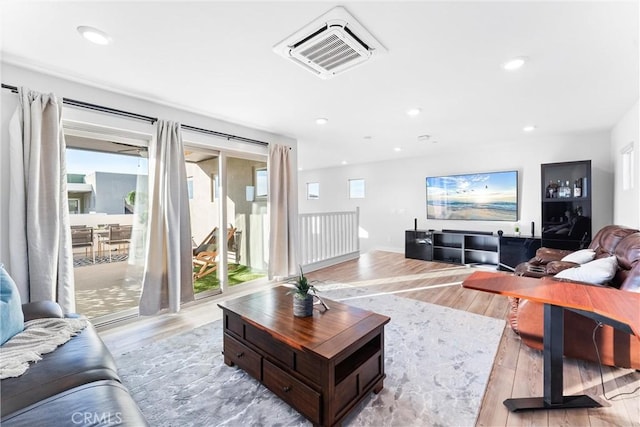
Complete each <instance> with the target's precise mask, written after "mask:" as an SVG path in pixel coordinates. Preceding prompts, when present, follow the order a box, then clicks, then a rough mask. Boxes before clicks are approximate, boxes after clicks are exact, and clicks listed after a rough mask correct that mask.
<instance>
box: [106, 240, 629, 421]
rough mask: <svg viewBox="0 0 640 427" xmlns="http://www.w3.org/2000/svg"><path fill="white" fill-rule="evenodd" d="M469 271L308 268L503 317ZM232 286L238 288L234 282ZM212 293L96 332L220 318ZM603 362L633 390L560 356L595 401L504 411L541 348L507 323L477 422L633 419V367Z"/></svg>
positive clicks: (536, 371)
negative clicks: (465, 284)
mask: <svg viewBox="0 0 640 427" xmlns="http://www.w3.org/2000/svg"><path fill="white" fill-rule="evenodd" d="M471 271H472V269H464V268H460V267H457V266H453V265H450V264H442V263H432V262H425V261H416V260H410V259H406V258H404V256H403V255H402V254H397V253H390V252H371V253H367V254H364V255H362V256H361V257H360V258H359V259H358V260H354V261H349V262H345V263H342V264H339V265H337V266H333V267H329V268H325V269H322V270H318V271H315V272H312V273H309V274H308V276H309V278H310V279H317V280H321V281H326V282H327V283H331V282H341V283H348V284H349V285H352V286H367V287H368V288H370V289H372V290H375V292H393V293H396V294H397V295H398V296H402V297H405V298H413V299H416V300H420V301H424V302H429V303H432V304H439V305H443V306H447V307H451V308H454V309H458V310H465V311H469V312H473V313H477V314H481V315H484V316H490V317H495V318H499V319H505V318H506V315H507V311H508V303H507V299H506V298H505V297H502V296H499V295H492V294H488V293H483V292H478V291H473V290H469V289H464V288H462V287H461V286H460V283H461V281H462V280H464V278H465V277H466V276H467V275H468V274H469V273H470V272H471ZM263 286H264V285H263ZM234 292H235V295H238V291H237V290H234ZM240 292H242V291H240ZM244 292H251V290H246V291H244ZM233 296H234V295H226V296H224V297H223V298H230V297H233ZM218 301H219V299H210V300H208V301H206V302H204V301H201V302H198V303H194V304H191V305H190V306H188V307H186V308H185V309H183V310H182V311H181V312H180V313H179V314H176V315H161V316H154V317H149V318H144V319H139V320H136V321H134V322H130V323H127V324H123V325H119V326H116V327H111V328H110V329H105V330H101V331H100V333H101V335H102V337H103V339H104V341H105V342H106V343H107V346H109V348H110V349H111V350H112V352H119V353H124V352H127V351H130V350H132V349H134V348H137V347H140V346H143V345H144V344H146V343H148V342H151V341H153V340H155V339H159V338H162V337H166V336H170V335H173V334H176V333H180V332H184V331H187V330H189V329H191V328H194V327H197V326H200V325H203V324H206V323H208V322H211V321H213V320H216V319H218V318H220V311H219V309H218V308H217V305H216V303H217V302H218ZM469 327H473V325H469ZM602 370H603V375H604V385H605V389H606V390H607V396H609V397H611V396H613V395H616V394H619V393H621V392H634V393H633V394H632V395H627V396H619V397H616V398H614V399H612V400H606V399H604V398H603V393H602V387H601V381H600V371H599V369H598V366H597V365H596V364H593V363H589V362H583V361H577V360H572V359H567V360H565V362H564V382H565V394H588V395H590V396H592V397H594V398H596V399H597V400H598V401H600V402H601V403H602V404H603V407H602V408H598V409H573V410H554V411H529V412H523V413H510V412H509V411H507V409H506V408H505V407H504V405H503V404H502V402H503V401H504V399H507V398H510V397H530V396H540V395H542V353H541V352H539V351H536V350H532V349H530V348H528V347H527V346H525V345H524V344H522V345H521V344H520V339H519V338H518V336H517V335H516V334H514V333H513V331H512V330H511V329H510V328H509V326H508V325H507V326H506V327H505V330H504V332H503V335H502V339H501V343H500V347H499V350H498V354H497V356H496V360H495V362H494V365H493V370H492V372H491V376H490V379H489V383H488V385H487V390H486V392H485V395H484V400H483V403H482V408H481V410H480V414H479V417H478V420H477V423H476V425H478V426H521V425H527V426H640V372H637V371H634V370H629V369H616V368H610V367H603V368H602Z"/></svg>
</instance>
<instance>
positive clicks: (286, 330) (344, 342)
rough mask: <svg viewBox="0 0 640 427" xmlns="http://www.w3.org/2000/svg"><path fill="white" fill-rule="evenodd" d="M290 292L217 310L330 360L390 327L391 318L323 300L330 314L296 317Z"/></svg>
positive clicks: (276, 291) (318, 311)
mask: <svg viewBox="0 0 640 427" xmlns="http://www.w3.org/2000/svg"><path fill="white" fill-rule="evenodd" d="M289 290H290V288H288V287H285V286H278V287H275V288H272V289H268V290H265V291H260V292H256V293H254V294H250V295H246V296H242V297H239V298H236V299H233V300H230V301H225V302H222V303H220V304H218V306H220V307H221V308H224V309H227V310H229V311H232V312H234V313H236V314H238V315H240V316H242V317H243V318H244V319H245V320H246V321H248V322H250V323H251V324H253V325H254V326H255V327H257V328H260V329H262V330H264V331H266V332H268V333H270V334H271V335H272V336H274V337H275V338H277V339H278V340H280V341H282V342H284V343H286V344H287V345H289V346H291V347H293V348H298V349H308V350H310V351H312V352H314V353H317V354H319V355H320V356H322V357H325V358H327V359H331V358H333V357H335V356H336V355H338V354H339V353H340V352H341V351H343V350H345V349H346V348H347V347H348V346H349V345H351V344H353V343H354V342H355V341H356V340H358V339H359V338H361V337H363V336H364V335H366V334H368V333H369V332H371V331H373V330H375V329H376V328H379V327H381V326H383V325H385V324H387V323H388V322H389V320H390V318H389V317H387V316H383V315H381V314H377V313H374V312H371V311H367V310H363V309H361V308H357V307H352V306H349V305H346V304H342V303H340V302H337V301H332V300H329V299H326V298H323V301H325V302H326V303H327V305H328V306H329V308H330V309H329V310H327V311H323V310H324V308H322V307H320V306H318V305H316V306H314V310H313V316H309V317H296V316H294V315H293V301H292V298H293V295H287V292H288V291H289Z"/></svg>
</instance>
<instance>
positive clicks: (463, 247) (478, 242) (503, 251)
mask: <svg viewBox="0 0 640 427" xmlns="http://www.w3.org/2000/svg"><path fill="white" fill-rule="evenodd" d="M539 247H540V239H539V238H529V237H520V236H506V235H502V236H497V235H494V234H493V233H492V232H490V231H489V232H484V231H483V232H476V231H467V230H442V231H436V230H406V231H405V257H406V258H413V259H421V260H424V261H440V262H449V263H453V264H473V265H488V266H495V268H496V269H498V268H499V269H503V270H511V271H513V269H514V268H515V266H516V265H518V264H519V263H521V262H524V261H528V260H529V259H530V258H532V257H533V256H534V255H535V251H536V249H538V248H539Z"/></svg>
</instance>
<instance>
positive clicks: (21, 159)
mask: <svg viewBox="0 0 640 427" xmlns="http://www.w3.org/2000/svg"><path fill="white" fill-rule="evenodd" d="M18 96H19V97H20V104H19V105H18V108H17V109H16V111H15V113H14V114H13V116H12V118H11V121H10V123H9V156H10V160H9V176H10V191H9V212H10V213H9V221H8V222H9V240H10V242H11V251H10V256H9V271H10V273H11V275H12V277H13V279H14V280H15V281H16V284H17V285H18V288H19V289H20V293H21V296H22V299H23V302H26V301H45V300H51V301H56V302H58V303H59V304H60V306H61V307H62V310H63V311H64V312H65V313H71V312H74V311H75V295H74V292H75V290H74V281H73V253H72V247H71V231H70V227H69V207H68V199H67V167H66V157H65V155H66V145H65V141H64V134H63V130H62V100H61V99H58V98H56V96H55V95H53V94H48V95H46V94H41V93H37V92H34V91H30V90H28V89H26V88H19V89H18Z"/></svg>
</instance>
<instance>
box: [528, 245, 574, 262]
mask: <svg viewBox="0 0 640 427" xmlns="http://www.w3.org/2000/svg"><path fill="white" fill-rule="evenodd" d="M573 252H574V251H568V250H564V249H555V248H539V249H538V250H537V251H536V256H535V257H534V258H533V259H534V260H535V261H536V262H537V263H538V264H548V263H550V262H551V261H560V260H561V259H562V258H564V257H566V256H567V255H569V254H571V253H573Z"/></svg>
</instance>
